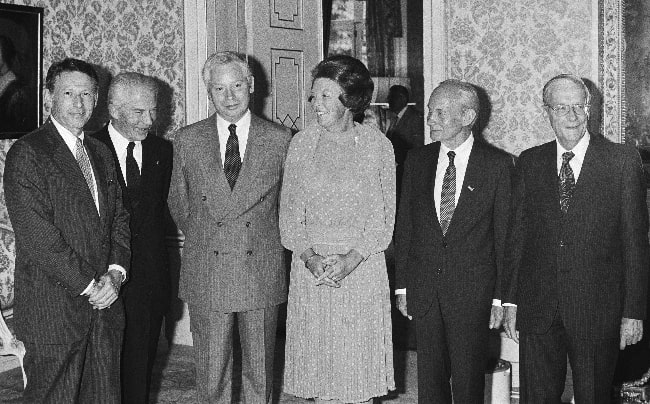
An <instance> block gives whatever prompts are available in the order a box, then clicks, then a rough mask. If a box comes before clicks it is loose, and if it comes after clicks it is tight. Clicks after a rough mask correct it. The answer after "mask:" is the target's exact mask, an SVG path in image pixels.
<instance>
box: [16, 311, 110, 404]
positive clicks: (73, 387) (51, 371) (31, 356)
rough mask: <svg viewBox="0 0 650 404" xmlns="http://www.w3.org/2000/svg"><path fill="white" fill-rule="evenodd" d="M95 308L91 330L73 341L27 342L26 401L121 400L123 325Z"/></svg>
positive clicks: (107, 402) (64, 403) (107, 403)
mask: <svg viewBox="0 0 650 404" xmlns="http://www.w3.org/2000/svg"><path fill="white" fill-rule="evenodd" d="M101 314H102V313H101V312H99V311H95V312H94V313H93V321H92V325H91V327H90V329H89V330H88V334H87V335H86V336H85V337H84V338H83V339H82V340H80V341H76V342H74V343H72V344H69V345H59V344H56V345H54V344H47V345H45V344H34V343H25V349H26V350H27V353H26V355H25V373H26V374H27V387H26V388H25V392H24V395H23V397H24V401H25V403H52V404H67V403H80V404H85V403H102V404H119V403H120V347H121V343H122V332H123V330H122V328H121V327H119V328H115V326H114V325H113V324H107V323H106V322H105V321H103V318H102V315H101Z"/></svg>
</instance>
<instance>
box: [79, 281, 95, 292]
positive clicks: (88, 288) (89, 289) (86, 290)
mask: <svg viewBox="0 0 650 404" xmlns="http://www.w3.org/2000/svg"><path fill="white" fill-rule="evenodd" d="M94 286H95V280H94V279H93V280H92V281H90V283H89V284H88V286H86V289H84V291H83V292H81V294H79V296H88V295H89V294H90V291H91V290H93V287H94Z"/></svg>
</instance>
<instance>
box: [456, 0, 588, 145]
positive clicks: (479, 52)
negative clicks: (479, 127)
mask: <svg viewBox="0 0 650 404" xmlns="http://www.w3.org/2000/svg"><path fill="white" fill-rule="evenodd" d="M445 3H446V21H447V22H448V25H447V38H446V40H447V49H448V55H447V57H448V64H447V66H448V71H447V76H448V77H450V78H456V79H462V80H466V81H469V82H471V83H473V84H476V85H478V86H479V87H481V88H483V89H484V90H485V91H486V92H487V94H488V96H489V98H490V101H491V115H490V120H489V124H488V125H487V127H486V128H485V130H484V131H483V135H484V136H485V138H486V140H488V141H489V142H491V143H493V144H494V145H496V146H497V147H499V148H502V149H504V150H506V151H508V152H510V153H513V154H515V155H519V153H521V152H522V151H523V150H525V149H527V148H529V147H532V146H535V145H538V144H541V143H544V142H547V141H549V140H552V139H553V132H552V131H551V129H550V126H549V124H548V121H547V119H546V118H545V116H544V112H543V109H542V96H541V92H542V87H543V85H544V83H545V82H546V81H547V80H548V79H550V78H551V77H553V76H555V75H557V74H560V73H573V74H576V75H578V76H580V77H584V78H587V79H590V80H591V81H593V82H594V83H596V82H597V81H598V80H597V77H589V73H590V71H591V61H592V59H593V52H597V47H595V46H594V45H593V44H592V40H591V34H592V33H591V30H592V19H593V17H592V14H591V12H592V5H591V2H590V1H585V0H582V1H568V0H547V1H521V0H454V1H446V2H445Z"/></svg>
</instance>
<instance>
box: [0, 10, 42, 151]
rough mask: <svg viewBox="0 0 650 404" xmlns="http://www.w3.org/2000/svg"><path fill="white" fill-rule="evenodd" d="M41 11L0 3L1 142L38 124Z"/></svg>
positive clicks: (18, 135) (39, 106) (40, 109)
mask: <svg viewBox="0 0 650 404" xmlns="http://www.w3.org/2000/svg"><path fill="white" fill-rule="evenodd" d="M42 33H43V8H41V7H30V6H19V5H14V4H0V139H13V138H17V137H20V136H21V135H24V134H25V133H29V132H31V131H32V130H34V129H36V128H37V127H38V126H39V125H40V123H41V114H42V108H41V104H42V103H41V83H42V77H41V76H42V73H41V71H42V68H41V67H42Z"/></svg>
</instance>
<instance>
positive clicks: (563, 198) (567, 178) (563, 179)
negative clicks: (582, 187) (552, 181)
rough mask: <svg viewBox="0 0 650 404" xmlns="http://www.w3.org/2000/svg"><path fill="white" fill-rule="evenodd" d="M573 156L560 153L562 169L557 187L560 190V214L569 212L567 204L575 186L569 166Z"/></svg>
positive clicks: (567, 153)
mask: <svg viewBox="0 0 650 404" xmlns="http://www.w3.org/2000/svg"><path fill="white" fill-rule="evenodd" d="M574 156H575V154H573V152H565V153H562V167H560V175H559V176H558V185H559V190H560V209H562V213H565V214H566V213H567V211H568V210H569V202H570V201H571V196H572V195H573V189H574V188H575V185H576V180H575V177H574V176H573V170H572V169H571V166H570V165H569V161H570V160H571V159H572V158H573V157H574Z"/></svg>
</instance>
